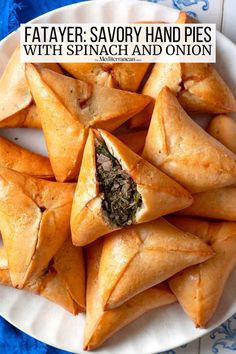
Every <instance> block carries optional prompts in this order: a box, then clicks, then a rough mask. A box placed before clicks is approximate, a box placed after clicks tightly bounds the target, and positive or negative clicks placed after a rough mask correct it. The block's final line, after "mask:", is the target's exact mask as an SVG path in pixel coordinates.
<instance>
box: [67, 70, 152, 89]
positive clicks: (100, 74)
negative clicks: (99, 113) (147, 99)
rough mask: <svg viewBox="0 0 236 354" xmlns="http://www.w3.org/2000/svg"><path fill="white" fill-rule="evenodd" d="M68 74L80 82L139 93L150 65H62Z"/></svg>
mask: <svg viewBox="0 0 236 354" xmlns="http://www.w3.org/2000/svg"><path fill="white" fill-rule="evenodd" d="M60 65H61V66H62V67H63V69H65V70H66V71H67V72H68V73H70V74H71V75H72V76H74V77H75V78H77V79H79V80H83V81H86V82H89V83H91V84H98V85H102V86H108V87H114V88H118V89H120V90H126V91H134V92H135V91H137V90H138V88H139V86H140V84H141V82H142V79H143V77H144V75H145V73H146V71H147V69H148V67H149V65H150V64H149V63H132V64H129V63H109V64H102V63H89V64H87V63H60Z"/></svg>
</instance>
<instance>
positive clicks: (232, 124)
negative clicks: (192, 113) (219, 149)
mask: <svg viewBox="0 0 236 354" xmlns="http://www.w3.org/2000/svg"><path fill="white" fill-rule="evenodd" d="M207 132H208V133H209V134H210V135H212V136H213V137H214V138H215V139H217V140H219V141H220V142H221V143H222V144H223V145H225V146H226V147H227V148H228V149H229V150H231V151H232V152H233V153H234V154H236V140H235V136H236V121H235V120H234V119H233V118H231V117H229V116H227V115H224V114H221V115H218V116H216V117H214V118H213V119H212V120H211V121H210V123H209V124H208V126H207Z"/></svg>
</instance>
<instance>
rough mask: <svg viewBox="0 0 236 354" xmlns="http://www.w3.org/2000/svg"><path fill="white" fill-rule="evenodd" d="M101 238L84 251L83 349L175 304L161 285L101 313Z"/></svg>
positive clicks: (171, 295) (92, 347)
mask: <svg viewBox="0 0 236 354" xmlns="http://www.w3.org/2000/svg"><path fill="white" fill-rule="evenodd" d="M102 245H103V241H102V239H99V240H97V241H96V242H94V243H93V244H91V245H89V247H88V251H87V273H88V277H87V296H86V297H87V316H86V325H85V335H84V349H85V350H92V349H95V348H97V347H98V346H100V345H101V344H102V343H103V342H104V341H105V340H107V339H108V338H109V337H110V336H111V335H112V334H114V333H115V332H117V331H118V330H119V329H121V328H122V327H124V326H126V325H127V324H129V323H130V322H132V321H134V320H135V319H136V318H138V317H140V316H141V315H142V314H144V313H145V312H147V311H150V310H151V309H153V308H157V307H161V306H164V305H168V304H171V303H173V302H175V301H176V299H175V296H174V295H173V294H172V293H171V292H170V290H169V288H168V287H167V286H166V285H164V284H160V285H158V286H155V287H153V288H150V289H148V290H146V291H144V292H142V293H141V294H139V295H137V296H135V297H134V298H133V299H131V300H129V301H128V302H127V303H125V304H123V305H122V306H120V307H118V308H116V309H114V310H109V311H105V312H104V311H103V309H102V298H101V296H100V292H99V281H98V269H99V262H100V257H101V253H102Z"/></svg>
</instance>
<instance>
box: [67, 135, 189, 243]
mask: <svg viewBox="0 0 236 354" xmlns="http://www.w3.org/2000/svg"><path fill="white" fill-rule="evenodd" d="M191 203H192V197H191V195H190V194H189V193H188V192H187V191H186V190H185V189H183V188H182V187H181V186H180V185H179V184H177V183H176V182H175V181H173V180H172V179H171V178H169V177H168V176H166V175H165V174H163V173H162V172H161V171H159V170H158V169H157V168H155V167H154V166H152V165H151V164H150V163H148V162H147V161H145V160H143V159H142V158H141V157H140V156H138V155H136V154H135V153H134V152H133V151H131V150H130V149H129V148H128V147H127V146H126V145H124V144H123V143H122V142H121V141H119V140H118V139H117V138H116V137H115V136H113V135H111V134H110V133H108V132H106V131H104V130H92V129H90V132H89V136H88V139H87V142H86V145H85V149H84V155H83V161H82V165H81V170H80V174H79V179H78V183H77V187H76V191H75V195H74V200H73V206H72V212H71V232H72V240H73V243H74V245H77V246H84V245H86V244H88V243H90V242H92V241H94V240H95V239H97V238H98V237H100V236H103V235H105V234H107V233H109V232H112V231H114V230H117V229H120V228H122V227H124V226H127V225H131V224H133V223H135V224H136V223H141V222H146V221H149V220H153V219H156V218H157V217H159V216H161V215H165V214H168V213H171V212H174V211H176V210H180V209H181V208H182V209H183V208H184V207H187V206H188V205H190V204H191Z"/></svg>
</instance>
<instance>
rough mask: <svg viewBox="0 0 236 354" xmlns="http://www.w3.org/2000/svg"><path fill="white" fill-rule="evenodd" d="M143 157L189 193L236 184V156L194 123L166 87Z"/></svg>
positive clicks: (154, 117) (158, 105)
mask: <svg viewBox="0 0 236 354" xmlns="http://www.w3.org/2000/svg"><path fill="white" fill-rule="evenodd" d="M143 157H144V158H145V159H146V160H148V161H149V162H151V163H152V164H153V165H155V166H156V167H158V168H160V169H161V170H162V171H163V172H165V173H166V174H168V175H169V176H170V177H172V178H173V179H175V180H176V181H177V182H179V183H180V184H182V185H183V186H184V187H185V188H187V189H188V190H189V191H190V192H192V193H198V192H203V191H207V190H209V189H215V188H220V187H224V186H227V185H232V184H234V183H236V156H235V155H234V154H233V153H232V152H231V151H230V150H228V149H227V148H226V147H225V146H224V145H222V144H221V143H220V142H218V141H217V140H215V139H214V138H212V137H211V136H210V135H209V134H207V133H206V132H205V131H204V130H203V129H202V128H201V127H200V126H199V125H198V124H197V123H195V122H194V121H193V120H192V119H191V118H190V117H189V116H188V115H187V114H186V112H185V111H184V110H183V108H182V107H181V106H180V104H179V102H178V100H177V99H176V97H175V96H174V94H173V93H172V92H171V91H170V90H169V89H168V88H167V87H166V88H164V89H162V91H161V93H160V94H159V96H158V99H157V100H156V104H155V108H154V111H153V115H152V120H151V124H150V127H149V130H148V134H147V138H146V141H145V147H144V151H143Z"/></svg>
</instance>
